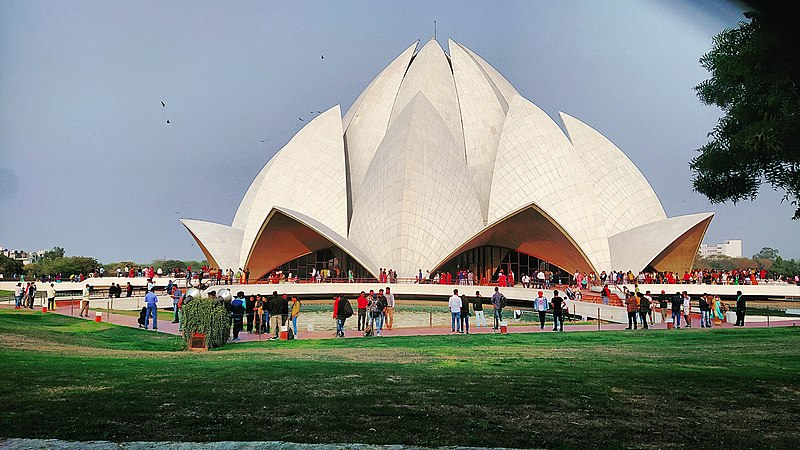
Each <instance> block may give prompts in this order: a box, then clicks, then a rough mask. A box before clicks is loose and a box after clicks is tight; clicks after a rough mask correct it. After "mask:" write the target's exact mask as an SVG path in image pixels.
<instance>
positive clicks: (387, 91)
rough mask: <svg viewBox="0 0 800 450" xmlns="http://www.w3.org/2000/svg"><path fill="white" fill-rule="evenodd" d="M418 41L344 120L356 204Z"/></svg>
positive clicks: (354, 106)
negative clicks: (365, 174)
mask: <svg viewBox="0 0 800 450" xmlns="http://www.w3.org/2000/svg"><path fill="white" fill-rule="evenodd" d="M418 42H419V41H417V42H414V44H412V45H411V46H409V47H408V48H407V49H406V50H405V51H404V52H403V53H401V54H400V56H398V57H397V58H395V60H394V61H392V62H391V63H390V64H389V65H388V66H386V68H385V69H383V71H381V73H380V74H378V76H377V77H375V79H374V80H372V82H371V83H370V84H369V86H367V88H366V89H364V91H363V92H362V93H361V95H360V96H359V97H358V99H357V100H356V101H355V103H353V106H351V107H350V109H349V110H348V111H347V114H345V116H344V119H343V120H342V122H343V126H344V130H345V140H346V142H347V163H348V166H349V170H350V174H349V175H350V192H349V195H350V196H351V200H352V204H355V203H356V202H357V201H358V198H357V194H358V192H360V191H361V182H362V181H363V180H364V173H365V172H366V171H367V167H369V163H370V161H372V157H373V156H374V155H375V150H376V149H377V148H378V145H379V144H380V143H381V139H383V136H384V135H385V134H386V128H387V127H388V125H389V116H390V114H391V113H392V107H393V106H394V100H395V98H397V91H398V89H400V83H401V82H402V81H403V76H405V74H406V70H407V69H408V65H409V63H410V62H411V57H412V56H413V55H414V50H415V49H416V48H417V43H418Z"/></svg>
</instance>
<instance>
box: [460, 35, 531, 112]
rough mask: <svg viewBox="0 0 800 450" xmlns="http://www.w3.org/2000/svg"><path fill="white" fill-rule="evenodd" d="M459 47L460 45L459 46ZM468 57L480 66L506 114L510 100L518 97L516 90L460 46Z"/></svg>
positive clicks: (481, 59)
mask: <svg viewBox="0 0 800 450" xmlns="http://www.w3.org/2000/svg"><path fill="white" fill-rule="evenodd" d="M459 45H460V44H459ZM461 48H463V49H464V50H465V51H466V52H467V53H469V55H470V56H472V58H473V59H474V60H475V62H477V63H478V65H479V66H481V69H483V71H484V73H486V76H487V77H488V78H489V80H491V82H492V86H493V87H494V89H495V93H496V94H497V97H498V99H499V100H500V103H501V104H502V105H503V109H504V110H505V111H506V112H508V107H509V105H510V104H511V100H512V99H513V98H514V96H516V95H519V92H517V89H516V88H514V86H512V85H511V83H509V82H508V80H506V78H505V77H504V76H503V75H501V74H500V72H498V71H497V69H495V68H494V67H492V65H491V64H489V63H487V62H486V61H484V60H483V58H481V57H480V56H478V54H477V53H475V52H473V51H472V50H470V49H468V48H467V47H464V46H463V45H462V46H461Z"/></svg>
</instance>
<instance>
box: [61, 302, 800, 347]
mask: <svg viewBox="0 0 800 450" xmlns="http://www.w3.org/2000/svg"><path fill="white" fill-rule="evenodd" d="M56 313H58V314H64V315H72V316H74V317H78V316H77V314H78V308H77V307H76V308H74V310H72V309H71V308H70V307H69V306H67V307H59V308H58V311H56ZM94 317H95V312H94V311H92V312H91V314H90V317H89V318H87V319H86V320H94ZM300 317H301V320H302V315H301V316H300ZM101 320H102V321H104V322H109V323H113V324H117V325H123V326H128V327H132V328H137V327H138V326H139V324H138V321H137V318H136V317H131V316H127V315H124V314H115V313H108V312H103V313H102V319H101ZM331 320H333V319H331ZM490 323H491V321H490ZM693 323H694V325H695V326H694V327H692V328H690V330H702V328H701V327H700V326H699V325H698V324H699V321H693ZM355 325H356V322H355V319H354V318H351V319H348V321H347V324H346V326H345V336H346V337H347V338H354V337H361V336H363V333H362V332H360V331H358V330H356V329H355V328H356V326H355ZM796 325H800V318H798V319H797V320H786V319H781V320H770V322H769V326H773V327H776V326H781V327H785V326H796ZM552 326H553V325H552V323H550V322H549V323H547V324H545V327H544V330H542V329H540V328H539V326H538V325H511V326H509V327H508V332H509V333H553V331H552V330H553V328H552ZM721 327H722V328H732V325H731V324H729V323H723V324H722V325H721ZM747 327H748V328H764V327H767V322H766V321H758V322H756V321H753V322H749V323H748V324H747ZM625 328H626V325H624V324H612V323H602V324H601V325H600V327H599V330H600V331H610V330H617V331H619V330H624V329H625ZM665 328H666V325H665V324H659V323H657V324H655V325H652V326H651V329H656V330H663V329H665ZM715 328H719V327H715ZM685 329H686V328H683V329H682V330H680V331H683V330H685ZM564 331H565V332H576V331H584V332H586V331H598V326H597V324H591V325H570V323H569V322H567V324H566V326H565V327H564ZM642 331H644V330H643V329H641V328H640V329H639V330H635V331H632V332H642ZM677 331H678V330H676V332H677ZM158 332H159V333H170V334H176V335H177V334H179V333H178V325H177V324H173V323H171V322H170V321H165V320H159V322H158ZM470 333H472V334H491V333H498V331H495V330H493V329H492V328H491V327H485V328H482V327H477V326H475V325H474V323H470ZM381 334H382V336H383V337H390V336H438V335H448V334H451V332H450V328H447V327H414V328H395V329H394V330H387V329H384V330H383V331H382V332H381ZM269 337H270V336H269V335H267V334H257V333H248V332H247V331H246V330H245V331H243V332H242V333H240V334H239V338H240V340H241V342H248V341H260V340H268V339H269ZM300 338H301V339H332V338H334V335H333V333H332V332H330V331H306V332H304V331H301V332H300Z"/></svg>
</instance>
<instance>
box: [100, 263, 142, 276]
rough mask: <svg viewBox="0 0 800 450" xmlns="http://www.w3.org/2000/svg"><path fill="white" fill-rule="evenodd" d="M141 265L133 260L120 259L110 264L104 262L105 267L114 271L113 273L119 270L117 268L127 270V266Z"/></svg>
mask: <svg viewBox="0 0 800 450" xmlns="http://www.w3.org/2000/svg"><path fill="white" fill-rule="evenodd" d="M139 266H140V264H136V263H135V262H133V261H119V262H115V263H110V264H103V267H104V268H105V269H106V270H107V271H109V272H112V273H116V272H117V268H120V269H122V270H125V267H127V268H128V269H130V268H131V267H139ZM126 275H127V274H126Z"/></svg>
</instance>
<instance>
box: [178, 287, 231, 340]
mask: <svg viewBox="0 0 800 450" xmlns="http://www.w3.org/2000/svg"><path fill="white" fill-rule="evenodd" d="M181 316H182V317H181V322H182V324H183V338H184V340H185V341H186V342H187V343H188V342H189V339H191V338H192V334H194V333H202V334H205V335H206V345H208V347H209V348H214V347H222V346H223V345H225V343H226V342H228V336H229V335H230V331H231V316H230V314H229V313H228V310H226V309H225V307H224V306H223V305H222V304H220V303H217V301H216V300H212V299H209V298H203V299H194V300H192V301H191V302H189V303H188V304H186V305H184V306H183V308H182V309H181Z"/></svg>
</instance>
